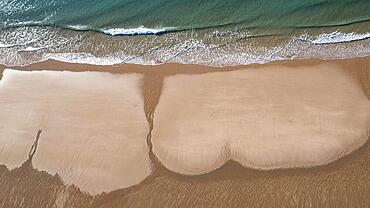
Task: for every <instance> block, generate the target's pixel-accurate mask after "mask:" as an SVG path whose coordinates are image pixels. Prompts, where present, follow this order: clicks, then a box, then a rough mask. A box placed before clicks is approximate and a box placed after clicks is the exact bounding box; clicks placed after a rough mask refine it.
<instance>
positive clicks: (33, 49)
mask: <svg viewBox="0 0 370 208" xmlns="http://www.w3.org/2000/svg"><path fill="white" fill-rule="evenodd" d="M41 49H44V47H32V46H28V47H27V48H24V49H21V50H20V51H21V52H33V51H39V50H41Z"/></svg>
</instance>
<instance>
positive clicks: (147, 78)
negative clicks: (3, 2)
mask: <svg viewBox="0 0 370 208" xmlns="http://www.w3.org/2000/svg"><path fill="white" fill-rule="evenodd" d="M323 63H324V64H330V65H331V64H334V65H335V67H334V68H337V67H338V66H339V67H342V68H343V69H345V71H346V73H348V74H349V75H352V77H353V78H355V79H356V80H357V81H358V83H360V84H361V86H362V89H363V90H364V91H365V92H366V93H367V95H368V97H370V70H369V69H370V57H365V58H355V59H349V60H334V61H320V60H304V61H281V62H274V63H269V64H265V65H250V66H237V67H225V68H213V67H205V66H198V65H176V64H166V65H160V66H140V65H117V66H91V65H83V64H68V63H61V62H56V61H46V62H42V63H37V64H34V65H31V66H26V67H14V68H17V69H19V70H26V71H32V70H53V71H60V70H69V71H76V72H77V71H99V72H100V71H107V72H111V73H114V74H121V73H132V72H136V73H141V74H143V85H142V88H141V90H142V91H141V94H142V95H143V97H144V110H145V116H146V118H147V120H148V124H149V128H150V129H152V128H153V129H154V131H155V129H156V128H157V125H158V124H157V123H156V122H154V123H153V118H155V119H157V118H156V116H158V114H157V113H158V112H159V111H158V112H157V110H158V109H159V108H161V107H160V106H158V107H159V108H158V109H157V108H156V106H157V105H161V104H160V103H159V97H160V96H161V94H162V90H163V91H164V90H165V89H166V88H163V89H162V85H163V83H165V80H167V79H177V78H176V77H177V76H179V75H180V74H187V75H190V74H193V75H191V76H189V77H192V78H191V79H193V78H194V79H198V78H197V77H198V76H200V75H196V74H204V76H209V75H212V74H216V73H218V72H223V71H237V70H240V69H245V70H250V69H255V70H257V69H262V70H264V69H265V68H266V67H267V68H268V67H277V68H286V67H289V68H292V69H297V68H301V67H303V68H304V67H309V68H315V67H317V66H319V65H321V64H323ZM0 68H1V66H0ZM212 72H215V73H212ZM228 73H229V72H228ZM228 73H222V74H228ZM201 76H203V75H201ZM215 76H216V75H215ZM347 78H348V79H349V77H348V76H346V79H347ZM325 79H328V77H325ZM221 81H224V80H221ZM346 83H347V82H346ZM188 87H192V86H191V85H190V84H188ZM327 87H329V86H327ZM336 87H338V86H336ZM339 87H340V86H339ZM329 88H330V87H329ZM331 89H332V88H331ZM348 89H352V90H353V88H348ZM355 91H356V93H355V94H358V93H360V91H357V90H355ZM336 92H338V91H335V92H334V93H336ZM177 96H179V97H180V98H181V95H177ZM161 100H162V98H161ZM348 102H349V101H348ZM172 107H173V108H175V107H176V106H172ZM347 110H348V109H347ZM352 110H353V109H351V111H352ZM354 111H356V110H354ZM98 112H100V111H98ZM162 113H163V112H162ZM365 113H366V112H365ZM192 115H194V116H196V115H197V114H196V112H192ZM0 124H1V123H0ZM34 133H35V132H33V133H30V134H34ZM153 133H155V132H153ZM45 134H46V133H45ZM32 136H33V135H32ZM44 139H45V138H44V135H42V136H41V138H40V142H41V141H42V140H44ZM148 139H149V140H148V141H149V142H148V145H149V146H148V147H149V157H150V159H151V161H152V163H153V165H154V166H153V172H152V174H151V175H150V176H149V177H147V178H145V179H144V180H143V181H142V182H140V183H139V184H138V185H134V186H132V187H129V188H124V189H119V190H116V191H112V192H110V193H108V194H100V195H98V196H95V197H92V196H91V195H89V194H84V193H82V192H81V191H79V190H78V188H76V187H66V185H65V183H64V182H63V181H62V180H60V178H59V177H55V176H52V175H50V174H49V173H47V172H42V171H39V170H36V169H34V168H33V167H32V165H30V162H29V161H30V160H27V161H26V162H25V163H23V164H22V165H21V166H20V167H17V168H15V169H12V170H10V169H9V168H7V167H5V166H1V165H0V207H37V208H38V207H88V208H91V207H99V208H101V207H125V208H126V207H227V208H230V207H366V206H368V204H369V203H370V201H369V197H368V196H369V195H370V174H369V173H370V166H369V158H370V145H368V143H367V144H366V145H365V146H364V147H362V148H360V149H359V150H357V151H355V152H354V153H352V154H350V155H348V156H346V157H343V158H341V159H338V160H337V161H335V162H333V163H330V164H328V165H324V166H319V167H311V168H293V169H283V170H269V171H261V170H254V169H250V168H243V167H241V166H240V165H239V164H238V163H235V162H233V161H229V162H227V163H226V164H225V165H224V166H222V168H219V169H217V170H215V171H212V172H211V173H208V174H204V175H201V176H184V175H179V174H176V173H175V172H172V171H169V170H168V169H166V168H165V167H163V166H162V165H161V163H160V161H158V159H157V158H156V156H155V155H154V154H153V152H152V151H151V150H152V148H151V147H152V143H151V142H150V141H151V140H150V139H151V134H150V133H149V136H148ZM154 140H155V138H153V141H154ZM32 141H33V140H32ZM31 143H32V142H31ZM30 145H31V144H30ZM39 150H40V148H38V150H37V151H36V152H35V158H36V156H37V155H38V154H39V152H38V151H39ZM31 162H32V161H31Z"/></svg>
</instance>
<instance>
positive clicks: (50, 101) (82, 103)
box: [0, 70, 150, 193]
mask: <svg viewBox="0 0 370 208" xmlns="http://www.w3.org/2000/svg"><path fill="white" fill-rule="evenodd" d="M140 77H141V75H138V74H123V75H112V74H109V73H94V72H81V73H76V72H46V71H43V72H21V71H13V70H5V71H4V76H3V78H2V80H1V82H0V118H1V121H0V164H5V165H7V166H8V167H10V168H14V167H16V166H19V165H21V164H22V162H24V161H25V160H27V158H28V153H29V150H30V148H31V146H32V144H33V142H34V136H35V134H36V132H37V130H38V129H43V133H42V135H41V137H40V139H39V142H38V147H37V151H36V153H35V155H34V157H33V166H34V167H35V168H37V169H39V170H46V171H47V172H49V173H52V174H55V173H58V174H59V175H60V176H61V178H62V180H63V181H64V182H65V183H66V184H72V183H73V184H75V185H77V186H78V187H79V188H81V189H82V190H83V191H88V192H90V193H100V192H102V191H106V192H108V191H112V190H116V189H119V188H124V187H128V186H131V185H134V184H137V183H138V182H140V181H141V180H142V179H144V178H145V177H146V176H148V175H149V174H150V160H149V157H148V149H147V145H146V136H147V134H148V123H147V121H146V119H145V114H144V111H143V99H142V97H141V92H140V87H139V82H140Z"/></svg>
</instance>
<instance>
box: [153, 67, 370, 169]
mask: <svg viewBox="0 0 370 208" xmlns="http://www.w3.org/2000/svg"><path fill="white" fill-rule="evenodd" d="M369 129H370V101H369V100H368V98H367V97H366V94H365V93H364V91H363V89H362V88H361V86H360V85H359V84H358V82H356V81H355V80H354V79H353V78H352V77H351V76H350V75H349V73H346V72H345V71H344V70H342V69H341V68H340V67H338V66H337V65H334V64H321V65H316V66H311V67H306V66H301V67H297V66H295V67H284V66H269V67H264V68H258V69H256V68H249V69H247V70H238V71H232V72H216V73H209V74H203V75H174V76H169V77H166V78H165V79H164V86H163V89H162V94H161V97H160V100H159V103H158V106H157V108H156V112H155V117H154V130H153V137H152V143H153V148H154V149H153V152H154V154H155V155H156V156H157V157H158V159H159V160H160V161H161V162H162V164H163V165H164V166H165V167H167V168H169V169H170V170H173V171H175V172H178V173H182V174H189V175H195V174H203V173H207V172H210V171H212V170H215V169H216V168H219V167H221V166H222V165H223V164H224V163H225V162H227V161H228V160H229V159H232V160H235V161H237V162H239V163H240V164H242V165H243V166H245V167H252V168H258V169H275V168H291V167H307V166H316V165H324V164H327V163H329V162H332V161H334V160H336V159H338V158H340V157H342V156H344V155H347V154H349V153H351V152H352V151H354V150H355V149H358V148H359V147H360V146H361V145H363V144H364V143H365V142H366V141H367V139H368V130H369Z"/></svg>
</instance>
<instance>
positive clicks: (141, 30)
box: [102, 26, 170, 35]
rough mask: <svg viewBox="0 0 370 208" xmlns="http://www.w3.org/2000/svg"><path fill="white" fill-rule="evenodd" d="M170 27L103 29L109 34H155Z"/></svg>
mask: <svg viewBox="0 0 370 208" xmlns="http://www.w3.org/2000/svg"><path fill="white" fill-rule="evenodd" d="M168 29H170V28H157V29H156V28H146V27H144V26H141V27H138V28H128V29H125V28H111V29H106V30H103V31H102V32H104V33H105V34H107V35H155V34H159V33H163V32H165V31H166V30H168Z"/></svg>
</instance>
